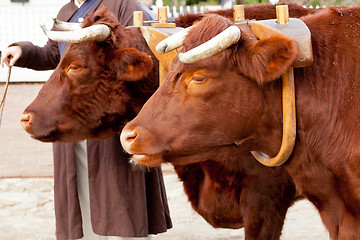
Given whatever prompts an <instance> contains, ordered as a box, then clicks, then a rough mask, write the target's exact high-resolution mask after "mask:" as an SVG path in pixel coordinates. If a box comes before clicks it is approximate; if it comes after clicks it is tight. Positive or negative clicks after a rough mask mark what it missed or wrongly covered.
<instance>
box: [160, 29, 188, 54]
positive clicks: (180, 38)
mask: <svg viewBox="0 0 360 240" xmlns="http://www.w3.org/2000/svg"><path fill="white" fill-rule="evenodd" d="M193 27H194V26H191V27H188V28H185V29H183V30H181V31H180V32H177V33H175V34H173V35H171V36H170V37H167V38H165V39H164V40H162V41H161V42H159V43H158V45H156V51H157V52H158V53H167V52H170V51H172V50H174V49H176V48H179V47H181V46H182V44H183V42H184V39H185V37H186V36H187V35H188V33H189V31H190V30H191V29H192V28H193Z"/></svg>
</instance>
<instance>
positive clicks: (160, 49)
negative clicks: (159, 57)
mask: <svg viewBox="0 0 360 240" xmlns="http://www.w3.org/2000/svg"><path fill="white" fill-rule="evenodd" d="M167 47H168V44H167V43H166V42H164V41H161V42H160V43H159V44H158V45H156V51H157V52H158V53H161V54H163V53H166V52H167V51H166V49H167Z"/></svg>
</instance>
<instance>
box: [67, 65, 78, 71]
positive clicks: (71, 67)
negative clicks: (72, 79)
mask: <svg viewBox="0 0 360 240" xmlns="http://www.w3.org/2000/svg"><path fill="white" fill-rule="evenodd" d="M78 69H80V67H79V66H69V70H70V71H76V70H78Z"/></svg>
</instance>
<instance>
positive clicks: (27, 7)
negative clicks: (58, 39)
mask: <svg viewBox="0 0 360 240" xmlns="http://www.w3.org/2000/svg"><path fill="white" fill-rule="evenodd" d="M68 2H69V0H29V2H27V3H13V2H11V1H10V0H0V50H3V49H5V48H6V47H7V46H8V45H9V44H11V43H13V42H17V41H31V42H33V43H34V44H36V45H39V46H43V45H44V44H45V43H46V41H47V38H46V36H45V35H44V33H43V32H42V30H41V28H40V23H46V24H47V25H51V21H52V20H51V18H52V17H56V15H57V13H58V11H59V10H60V8H61V6H63V5H64V4H66V3H68ZM34 61H36V59H34ZM51 73H52V71H33V70H30V69H22V68H18V67H14V68H13V69H12V73H11V81H12V82H39V81H40V82H41V81H46V80H47V79H48V78H49V76H50V74H51ZM6 76H7V67H5V68H4V69H2V68H1V67H0V82H4V81H6Z"/></svg>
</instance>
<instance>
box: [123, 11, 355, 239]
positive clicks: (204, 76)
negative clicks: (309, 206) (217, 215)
mask: <svg viewBox="0 0 360 240" xmlns="http://www.w3.org/2000/svg"><path fill="white" fill-rule="evenodd" d="M302 20H303V21H304V22H305V23H306V24H307V26H308V27H309V29H310V31H311V34H312V45H313V54H314V63H313V65H312V66H310V67H306V68H300V69H295V85H296V109H297V139H296V145H295V149H294V151H293V153H292V156H291V157H290V159H289V160H288V161H287V162H286V163H285V164H284V166H285V169H286V170H287V171H288V172H289V174H290V176H291V177H292V179H293V181H294V183H295V186H296V188H297V190H298V191H299V192H300V193H301V194H302V195H304V196H306V197H307V198H308V199H309V200H310V201H311V202H312V203H313V204H314V205H315V206H316V208H317V209H318V211H319V213H320V215H321V218H322V221H323V223H324V224H325V226H326V228H327V229H328V231H329V234H330V237H331V239H346V240H349V239H354V240H355V239H360V208H359V206H360V155H359V154H360V153H359V143H360V137H359V136H360V125H359V124H358V121H359V118H360V108H359V105H360V100H359V95H360V80H359V79H360V69H359V67H358V66H357V65H356V64H357V63H358V62H360V48H359V46H360V37H359V30H360V25H359V22H360V8H359V7H354V8H337V9H335V8H329V9H324V10H321V11H320V12H318V13H317V14H314V15H310V16H306V17H303V18H302ZM232 25H233V23H232V22H230V21H229V20H227V19H225V18H222V17H220V16H216V15H212V16H209V17H207V18H205V19H203V20H202V21H201V22H200V23H199V24H198V25H197V27H194V28H193V29H192V30H191V31H190V32H189V34H188V36H187V37H186V39H185V41H184V43H183V49H182V52H187V51H188V50H190V49H193V48H194V47H196V46H198V45H200V44H202V43H204V42H205V41H207V40H209V39H211V38H213V37H214V36H215V35H217V34H219V33H220V32H222V31H224V30H225V29H226V28H228V27H229V26H232ZM209 26H211V27H209ZM237 27H238V28H239V29H240V30H241V38H240V40H239V41H238V42H237V43H235V44H233V45H231V46H230V47H229V48H227V49H225V50H224V51H221V52H219V53H217V54H215V55H213V56H211V57H209V58H206V59H202V60H199V61H197V62H194V63H189V64H185V63H182V62H180V61H179V60H178V59H176V60H175V61H174V63H173V66H172V69H171V71H170V72H169V74H168V76H167V78H166V79H165V81H164V83H163V85H162V86H161V87H160V88H159V89H158V90H157V91H156V92H155V94H154V95H153V96H152V97H151V98H150V99H149V100H148V102H147V103H146V104H145V105H144V107H143V108H142V110H141V111H140V113H139V114H138V116H137V117H136V118H135V119H134V120H132V121H131V122H130V123H129V124H128V125H127V126H126V127H125V128H124V129H123V132H122V135H121V139H122V144H123V146H124V149H126V150H127V151H128V152H129V153H131V154H134V155H133V159H134V160H137V161H139V162H141V163H143V164H146V165H157V164H160V163H162V162H171V163H174V164H189V163H193V162H199V161H204V160H208V159H213V160H215V161H220V162H222V163H224V164H225V166H227V167H229V168H232V169H237V168H238V167H239V166H241V165H242V164H243V163H242V162H240V161H241V160H242V159H238V158H237V157H236V156H237V155H242V154H245V153H249V152H250V151H258V152H263V153H265V154H267V155H269V156H275V155H276V153H277V151H278V150H279V148H280V144H281V136H282V108H281V80H280V79H279V77H280V76H281V75H282V74H283V73H284V71H286V69H287V68H288V67H289V66H291V64H292V63H293V61H294V60H295V59H296V56H297V46H296V44H295V42H294V41H293V40H292V39H289V38H287V37H284V36H275V37H270V38H267V39H262V40H258V39H257V38H256V37H255V35H254V34H253V33H252V31H251V30H250V27H249V26H248V25H246V24H243V25H239V26H237ZM200 32H201V34H199V33H200ZM199 36H201V37H199ZM235 153H237V154H235ZM254 161H255V160H254ZM269 171H273V170H272V169H271V168H269ZM259 177H262V176H259Z"/></svg>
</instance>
